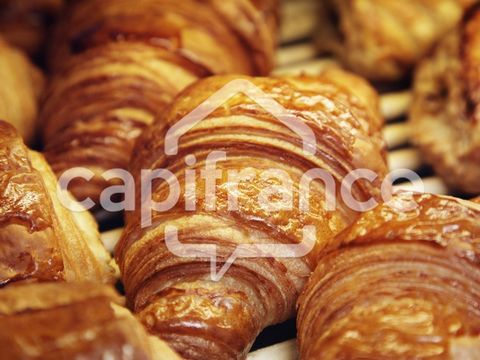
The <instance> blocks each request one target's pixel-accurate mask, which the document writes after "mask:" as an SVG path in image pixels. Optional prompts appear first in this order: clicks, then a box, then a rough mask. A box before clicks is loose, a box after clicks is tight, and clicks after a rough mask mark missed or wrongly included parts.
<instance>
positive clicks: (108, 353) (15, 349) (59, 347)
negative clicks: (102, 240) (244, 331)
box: [0, 283, 180, 360]
mask: <svg viewBox="0 0 480 360" xmlns="http://www.w3.org/2000/svg"><path fill="white" fill-rule="evenodd" d="M122 303H123V300H122V298H121V297H120V296H119V295H118V294H116V293H115V291H114V290H113V288H110V287H109V286H106V285H98V284H92V283H43V284H38V283H37V284H22V285H18V286H12V287H8V288H6V289H3V290H2V291H0V319H1V321H2V326H1V327H0V344H1V346H2V357H3V358H5V359H11V360H13V359H107V358H108V359H112V360H116V359H118V360H121V359H150V360H155V359H158V360H160V359H161V360H177V359H178V360H180V357H178V355H176V354H175V353H174V352H173V351H172V350H171V349H170V348H169V347H168V346H167V345H166V344H165V343H164V342H162V341H161V340H159V339H157V338H155V337H153V336H148V335H147V334H146V332H145V330H144V328H143V327H142V325H141V324H140V323H139V322H138V321H137V320H136V319H135V317H134V316H132V314H131V313H130V312H129V311H128V310H127V309H125V308H123V307H122V306H121V305H122Z"/></svg>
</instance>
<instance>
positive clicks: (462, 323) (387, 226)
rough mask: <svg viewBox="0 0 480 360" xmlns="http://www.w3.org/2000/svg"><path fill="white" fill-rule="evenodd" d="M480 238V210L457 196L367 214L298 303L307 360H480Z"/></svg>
mask: <svg viewBox="0 0 480 360" xmlns="http://www.w3.org/2000/svg"><path fill="white" fill-rule="evenodd" d="M479 238H480V206H479V205H478V204H476V203H474V202H469V201H465V200H460V199H456V198H452V197H447V196H437V195H430V194H418V195H413V196H412V195H411V194H401V195H397V196H395V197H394V198H393V200H392V201H391V202H389V203H386V204H384V205H381V206H379V207H377V208H376V209H374V210H373V211H370V212H368V213H365V214H363V215H362V216H361V217H360V218H359V220H358V221H357V222H356V223H355V224H353V225H352V226H351V227H349V228H347V229H346V230H345V231H343V232H342V233H341V234H340V235H339V236H338V237H337V238H336V242H334V243H332V245H331V247H332V249H334V248H335V247H338V246H339V245H340V246H342V247H341V248H340V249H339V250H336V251H333V252H330V253H329V254H328V255H327V256H325V257H323V258H322V259H321V261H320V263H319V265H318V267H317V269H316V270H315V272H314V273H313V275H312V277H311V278H310V280H309V282H308V285H307V286H306V288H305V290H304V292H303V293H302V296H301V297H300V299H299V313H298V320H297V326H298V341H299V347H300V358H301V359H317V358H318V357H319V356H321V358H322V359H339V358H369V359H372V358H374V359H377V358H378V359H380V358H381V359H412V358H428V359H460V358H465V359H466V358H469V359H470V358H472V359H473V358H475V356H476V355H475V354H478V352H476V351H477V350H478V335H479V333H478V329H479V324H480V312H479V311H478V307H477V306H476V304H478V301H479V296H480V288H479V286H478V284H479V279H480V270H479V267H478V260H479V252H478V240H479ZM476 349H477V350H476Z"/></svg>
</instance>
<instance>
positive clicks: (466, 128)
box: [410, 6, 480, 194]
mask: <svg viewBox="0 0 480 360" xmlns="http://www.w3.org/2000/svg"><path fill="white" fill-rule="evenodd" d="M479 68H480V6H477V7H476V8H474V9H472V10H471V11H470V13H469V14H468V16H467V17H466V19H465V21H464V22H462V24H461V26H459V27H458V28H457V29H455V30H454V31H452V32H451V33H450V34H448V36H446V37H445V38H444V39H443V40H442V41H441V43H440V44H439V46H438V47H437V48H436V49H435V52H434V53H433V54H432V55H431V56H430V57H428V58H426V59H425V60H424V61H423V62H422V63H421V64H420V66H419V68H418V69H417V72H416V75H415V83H414V102H413V105H412V109H411V112H410V124H411V127H412V137H413V141H414V143H415V144H416V145H417V146H418V147H419V148H420V150H421V152H422V155H423V157H424V159H425V160H426V162H428V163H429V164H431V165H432V166H433V168H434V169H435V170H436V172H437V173H438V174H439V175H440V176H441V177H442V178H443V179H444V180H445V182H446V183H447V184H448V185H449V186H450V187H451V188H453V189H456V190H460V191H463V192H467V193H472V194H479V193H480V183H479V181H478V179H479V178H480V71H479Z"/></svg>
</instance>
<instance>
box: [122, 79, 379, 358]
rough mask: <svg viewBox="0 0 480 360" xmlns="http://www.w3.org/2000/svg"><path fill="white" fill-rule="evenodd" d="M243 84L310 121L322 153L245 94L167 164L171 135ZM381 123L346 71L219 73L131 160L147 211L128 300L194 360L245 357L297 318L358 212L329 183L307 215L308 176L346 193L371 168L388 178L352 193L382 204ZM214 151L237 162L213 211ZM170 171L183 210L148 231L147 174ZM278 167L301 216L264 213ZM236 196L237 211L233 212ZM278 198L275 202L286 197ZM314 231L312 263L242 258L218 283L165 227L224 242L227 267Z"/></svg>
mask: <svg viewBox="0 0 480 360" xmlns="http://www.w3.org/2000/svg"><path fill="white" fill-rule="evenodd" d="M239 79H240V80H242V81H249V82H251V84H254V85H255V86H257V87H258V88H260V89H261V90H262V91H264V92H265V93H267V94H268V95H269V96H271V97H272V98H273V99H274V100H275V101H277V102H278V103H280V104H281V105H283V106H284V107H285V108H286V109H287V112H288V114H290V115H292V114H294V115H296V116H298V117H299V119H300V121H301V122H302V123H304V124H307V126H309V127H310V128H311V129H312V131H313V133H314V134H315V137H316V139H317V146H316V149H315V150H316V155H309V154H306V153H305V152H303V150H302V142H301V141H300V138H299V136H298V135H295V134H294V133H293V132H292V131H291V130H290V129H288V128H287V127H286V126H285V125H283V124H282V123H280V122H279V120H278V119H276V118H275V117H274V116H273V115H272V114H269V113H268V112H267V111H265V110H264V109H263V108H262V107H260V105H258V104H257V103H256V102H255V101H254V100H252V99H251V98H250V97H247V96H246V95H244V94H242V93H238V94H236V95H235V96H233V97H231V98H230V99H229V100H227V101H226V102H225V103H224V104H223V105H222V106H221V107H219V108H217V109H216V110H215V111H214V112H213V113H211V114H210V115H208V116H207V118H206V119H203V120H202V121H201V123H199V124H197V125H196V126H195V127H193V128H192V129H191V130H190V131H189V132H188V133H186V134H184V135H183V136H182V137H181V139H180V144H179V150H178V155H175V156H166V154H165V152H164V145H165V143H164V139H165V136H166V132H167V131H168V129H169V128H170V127H171V126H172V125H174V124H176V123H177V122H178V121H179V120H180V119H181V118H182V117H183V116H185V115H187V114H188V113H189V112H190V111H192V110H193V109H195V108H196V107H197V106H198V105H199V104H200V103H202V102H203V101H204V100H206V99H207V98H208V97H209V96H211V95H212V94H213V93H215V92H216V91H217V90H219V89H220V88H222V87H223V86H225V85H227V84H229V83H230V82H231V81H234V80H235V81H238V80H239ZM352 83H353V84H356V86H355V90H354V91H351V90H350V89H351V87H350V86H348V85H350V84H352ZM381 123H382V120H381V117H380V116H379V113H378V97H377V96H376V94H375V92H374V90H373V89H372V88H370V87H369V86H368V85H367V84H366V82H364V81H363V80H361V79H359V78H356V77H355V76H353V75H350V74H346V73H344V72H342V71H338V70H334V71H333V70H332V72H330V73H325V74H323V75H320V76H318V77H315V78H309V77H306V76H303V77H298V78H283V79H280V78H278V79H274V78H249V77H238V76H218V77H211V78H207V79H204V80H201V81H199V82H197V83H195V84H194V85H192V86H190V87H189V88H188V89H187V90H185V91H184V92H182V93H181V94H180V95H179V96H178V97H177V98H176V100H175V101H174V103H173V104H172V105H171V106H170V107H169V109H168V110H167V111H166V112H165V113H164V116H162V118H160V119H158V121H156V122H155V123H154V124H153V125H152V126H151V127H150V128H148V129H147V130H146V131H145V132H144V133H143V134H142V135H141V137H140V138H139V140H138V142H137V146H136V148H135V150H134V155H133V158H132V162H131V171H132V173H133V174H134V176H135V177H136V196H137V210H136V211H135V212H132V213H130V212H128V213H127V216H126V229H125V232H124V234H123V237H122V238H121V240H120V242H119V244H118V246H117V248H116V252H115V256H116V259H117V262H118V264H119V266H120V268H121V273H122V279H123V282H124V285H125V289H126V293H127V300H128V304H129V306H130V307H131V308H132V309H133V311H134V312H135V313H136V314H137V316H138V317H139V318H140V319H141V321H142V322H143V324H144V325H145V326H146V327H147V328H148V329H149V330H150V332H152V333H154V334H157V335H159V336H160V337H161V338H162V339H165V340H167V341H168V342H169V343H170V344H171V345H172V346H173V348H175V349H176V350H177V351H178V352H179V353H180V354H181V355H182V356H184V357H185V358H187V359H205V358H208V359H243V358H245V356H246V354H247V352H248V350H249V348H250V346H251V344H252V343H253V340H254V339H255V337H256V335H257V334H258V333H259V332H260V331H261V330H262V329H263V328H264V327H266V326H268V325H271V324H275V323H279V322H281V321H283V320H286V319H288V318H289V317H291V316H292V315H293V313H294V305H295V300H296V298H297V295H298V293H299V292H300V290H301V288H302V286H303V284H304V282H305V280H306V278H307V277H308V275H309V273H310V271H311V269H312V268H313V267H314V264H315V261H316V260H315V259H316V256H317V255H316V254H317V253H319V252H321V251H322V249H323V247H324V245H325V244H326V243H327V239H329V238H331V237H332V236H333V235H335V234H336V233H338V232H339V231H341V230H342V229H343V228H345V226H347V225H348V224H349V223H350V222H351V221H352V220H353V219H354V218H355V216H356V214H355V213H354V212H353V211H352V210H350V209H349V208H348V207H347V206H346V205H345V204H344V203H343V202H342V201H341V200H340V199H338V207H337V209H336V210H335V211H330V212H329V211H327V210H326V209H325V189H324V186H323V184H322V182H314V183H312V184H311V186H312V191H311V198H309V203H310V209H309V210H308V211H305V212H303V211H301V210H300V209H299V205H298V199H299V196H298V193H299V186H298V184H299V182H300V177H301V175H302V174H303V173H304V172H306V171H308V170H309V169H311V168H320V169H324V170H326V171H327V172H329V173H330V174H331V175H332V176H333V177H334V179H335V182H336V183H337V185H338V182H340V181H341V180H342V177H344V176H345V175H346V173H348V172H349V171H350V170H352V169H356V168H370V169H372V170H373V171H376V172H377V174H378V175H379V178H378V179H377V180H376V181H375V182H374V183H370V182H368V181H365V182H364V181H359V182H356V183H355V184H354V188H353V193H354V194H355V196H356V197H357V198H358V199H361V200H364V199H365V198H368V197H370V196H378V195H379V183H380V181H381V179H382V178H383V177H384V175H385V173H386V171H387V170H386V165H385V160H384V157H383V154H382V149H383V141H382V139H381V137H380V132H379V130H380V126H381ZM211 151H225V152H226V155H227V158H226V160H224V161H220V162H218V163H217V171H220V173H221V174H222V175H221V177H220V179H217V180H216V181H217V182H216V188H215V190H214V191H215V195H216V202H215V204H214V207H215V210H213V211H211V210H208V206H210V205H207V202H209V201H210V200H208V196H206V195H205V194H206V193H207V190H206V189H205V188H206V186H207V185H206V182H205V181H203V180H202V178H201V177H200V175H199V174H200V172H201V171H202V169H204V166H205V163H206V156H208V154H209V153H210V152H211ZM187 155H194V156H195V158H196V162H195V164H194V165H192V166H189V167H188V168H189V169H193V170H195V172H196V174H197V178H196V180H195V187H196V189H197V191H196V200H195V210H193V211H189V210H185V209H186V203H185V199H186V197H185V196H184V195H185V191H186V190H185V186H184V184H185V181H184V180H185V174H186V173H185V168H186V166H185V160H184V157H185V156H187ZM162 168H166V169H168V170H169V171H171V172H172V173H173V174H175V176H176V178H177V179H178V181H179V183H180V197H179V202H178V203H177V204H176V205H175V206H174V207H173V208H172V209H170V210H169V211H167V212H153V214H152V225H151V226H148V227H143V228H142V227H141V206H140V205H139V204H140V201H141V199H140V188H141V185H142V184H141V181H140V172H141V171H142V170H148V169H162ZM267 169H278V170H279V171H284V172H285V173H287V174H288V175H289V176H290V177H291V179H292V183H293V188H292V190H293V199H294V201H293V206H292V210H288V209H282V210H277V211H273V212H271V211H269V210H265V208H264V207H262V206H261V205H260V203H259V196H260V193H261V192H262V191H264V190H266V189H267V188H268V187H269V186H271V185H272V184H276V182H278V181H279V180H278V178H277V180H275V179H271V178H269V177H268V176H267V177H266V178H262V177H261V174H262V173H263V172H264V171H266V170H267ZM242 170H247V171H250V172H252V173H253V175H251V177H250V178H249V179H248V180H245V179H244V180H241V181H239V182H238V184H237V187H235V185H234V182H235V181H232V180H231V178H230V177H229V175H228V174H227V173H231V172H233V171H239V172H241V171H242ZM274 178H275V176H274ZM280 185H281V184H280ZM152 191H153V199H154V200H155V201H159V200H161V199H165V198H166V196H167V194H168V187H167V186H166V183H165V182H164V181H154V182H153V185H152ZM189 191H190V190H189ZM232 193H233V194H235V195H236V196H235V197H236V199H237V205H238V208H237V209H231V208H229V201H230V200H229V196H230V194H232ZM190 196H191V195H188V196H187V198H188V197H190ZM276 196H278V195H273V199H274V200H273V201H275V199H277V201H278V198H276ZM269 199H270V200H271V198H269ZM142 205H143V209H144V210H145V209H146V210H147V211H148V210H149V208H147V207H146V204H145V203H143V204H142ZM312 224H313V225H315V226H316V232H315V234H316V244H315V248H314V250H313V251H312V252H311V253H310V254H308V255H307V256H305V257H301V258H272V257H267V258H264V257H263V258H262V257H253V258H238V259H237V260H235V262H234V263H233V265H232V267H230V269H229V270H228V271H227V272H226V273H225V275H224V276H223V278H221V280H219V281H218V282H216V281H212V280H211V278H210V261H209V259H208V258H207V257H203V256H201V257H197V258H191V257H180V256H176V255H174V254H173V253H172V252H171V251H170V250H169V248H168V247H167V245H166V242H165V229H166V227H167V226H172V225H173V226H176V227H177V228H178V237H179V241H180V242H181V243H186V244H205V243H207V244H214V245H216V251H217V255H218V263H217V269H218V270H219V269H220V267H221V266H223V265H224V263H225V261H226V260H227V258H228V256H229V255H230V254H231V253H232V251H233V250H234V249H235V248H236V246H237V245H239V244H252V243H255V244H274V246H275V245H280V244H299V243H300V242H301V241H302V230H303V227H304V226H306V225H312ZM207 254H208V253H206V254H205V256H207Z"/></svg>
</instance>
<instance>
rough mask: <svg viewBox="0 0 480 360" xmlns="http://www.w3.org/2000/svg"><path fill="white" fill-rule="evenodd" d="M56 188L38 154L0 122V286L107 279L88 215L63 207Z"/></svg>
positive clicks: (106, 261)
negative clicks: (20, 282)
mask: <svg viewBox="0 0 480 360" xmlns="http://www.w3.org/2000/svg"><path fill="white" fill-rule="evenodd" d="M56 185H57V181H56V178H55V175H54V174H53V173H52V171H51V169H50V167H49V166H48V164H47V163H46V161H45V159H44V158H43V156H42V155H41V154H39V153H36V152H34V151H30V150H29V149H27V148H26V147H25V145H24V144H23V142H22V140H21V138H20V137H19V135H18V134H17V133H16V131H15V129H14V128H13V127H12V126H11V125H9V124H7V123H5V122H2V121H0V189H1V191H0V286H3V285H6V284H9V283H11V282H16V281H47V280H66V281H74V280H77V281H78V280H85V281H87V280H89V281H98V282H111V281H112V280H113V270H112V268H111V267H110V265H109V262H110V261H111V259H110V256H109V255H108V253H107V252H106V250H105V249H104V248H103V246H102V244H101V242H100V235H99V233H98V230H97V224H96V223H95V221H94V219H93V217H92V216H91V215H90V214H89V213H88V212H86V211H83V212H70V211H69V210H67V208H65V207H63V205H62V204H61V203H60V201H59V199H58V197H57V192H56V190H57V187H56ZM71 201H72V200H71Z"/></svg>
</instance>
